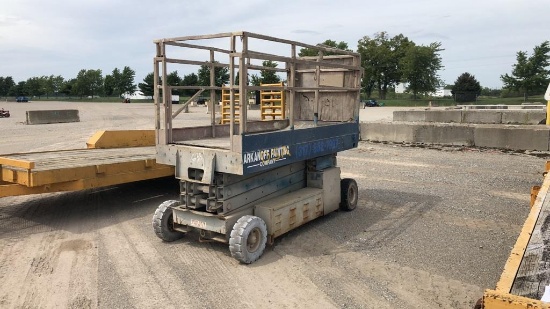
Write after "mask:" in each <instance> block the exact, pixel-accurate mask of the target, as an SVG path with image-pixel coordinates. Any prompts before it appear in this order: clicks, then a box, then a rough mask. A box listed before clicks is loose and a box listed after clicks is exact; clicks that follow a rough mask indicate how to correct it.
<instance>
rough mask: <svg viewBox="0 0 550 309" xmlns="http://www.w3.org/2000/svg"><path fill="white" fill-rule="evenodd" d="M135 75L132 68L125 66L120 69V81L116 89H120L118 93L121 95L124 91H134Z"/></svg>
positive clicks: (130, 92)
mask: <svg viewBox="0 0 550 309" xmlns="http://www.w3.org/2000/svg"><path fill="white" fill-rule="evenodd" d="M135 77H136V72H135V71H134V70H132V69H131V68H130V67H129V66H125V67H124V68H123V69H122V73H121V76H120V81H119V84H118V89H119V91H120V93H118V94H119V95H122V94H124V93H129V94H133V93H134V92H135V91H136V84H135V82H134V79H135Z"/></svg>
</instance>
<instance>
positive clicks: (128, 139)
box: [86, 130, 155, 148]
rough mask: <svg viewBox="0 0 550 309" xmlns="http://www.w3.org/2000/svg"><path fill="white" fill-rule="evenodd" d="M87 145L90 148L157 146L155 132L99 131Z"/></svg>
mask: <svg viewBox="0 0 550 309" xmlns="http://www.w3.org/2000/svg"><path fill="white" fill-rule="evenodd" d="M86 145H87V147H88V148H122V147H142V146H155V130H120V131H98V132H96V133H95V134H94V135H93V136H92V137H91V138H90V139H89V140H88V142H87V143H86Z"/></svg>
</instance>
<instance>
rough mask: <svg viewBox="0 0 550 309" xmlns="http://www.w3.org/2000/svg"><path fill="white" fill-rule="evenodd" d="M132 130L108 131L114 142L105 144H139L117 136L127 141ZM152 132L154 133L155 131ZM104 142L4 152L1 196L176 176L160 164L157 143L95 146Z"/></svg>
mask: <svg viewBox="0 0 550 309" xmlns="http://www.w3.org/2000/svg"><path fill="white" fill-rule="evenodd" d="M129 132H130V131H121V132H117V133H113V131H108V133H104V134H103V135H102V136H103V137H105V136H106V135H111V137H109V139H111V142H110V144H109V145H106V144H103V145H102V147H117V146H137V144H135V143H134V144H133V145H132V144H129V143H128V140H125V141H124V142H123V143H120V142H117V141H116V138H113V136H116V137H120V136H122V140H124V136H128V134H132V133H129ZM135 133H140V134H143V131H135V132H134V135H135ZM148 135H149V136H150V135H153V136H154V131H152V130H150V131H149V132H148ZM137 139H139V138H137ZM137 139H135V140H137ZM149 140H150V139H149ZM142 144H144V143H143V141H142V143H140V144H139V145H142ZM145 144H146V143H145ZM100 145H101V142H98V143H95V142H93V143H89V147H90V148H85V149H72V150H59V151H45V152H30V153H14V154H5V155H0V197H6V196H15V195H27V194H39V193H50V192H59V191H75V190H82V189H89V188H97V187H104V186H110V185H116V184H121V183H127V182H133V181H140V180H146V179H153V178H160V177H166V176H173V175H174V168H173V167H171V166H167V165H163V164H157V163H156V159H155V147H153V146H144V147H120V148H93V147H96V146H100Z"/></svg>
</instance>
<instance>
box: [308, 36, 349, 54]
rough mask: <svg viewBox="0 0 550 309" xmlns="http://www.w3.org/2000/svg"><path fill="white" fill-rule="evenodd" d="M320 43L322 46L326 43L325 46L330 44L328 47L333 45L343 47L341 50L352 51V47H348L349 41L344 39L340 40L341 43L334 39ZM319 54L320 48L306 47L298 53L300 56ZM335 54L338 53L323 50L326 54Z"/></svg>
mask: <svg viewBox="0 0 550 309" xmlns="http://www.w3.org/2000/svg"><path fill="white" fill-rule="evenodd" d="M318 45H321V46H322V45H325V46H328V47H333V48H338V49H341V50H346V51H351V49H349V47H348V43H346V42H344V41H340V43H336V41H333V40H326V41H324V42H323V43H321V44H318ZM318 54H319V50H317V49H314V48H305V47H304V48H301V49H300V52H299V53H298V56H300V57H306V56H317V55H318ZM335 54H336V53H335V52H323V55H324V56H328V55H335Z"/></svg>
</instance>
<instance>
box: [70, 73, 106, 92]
mask: <svg viewBox="0 0 550 309" xmlns="http://www.w3.org/2000/svg"><path fill="white" fill-rule="evenodd" d="M102 88H103V76H102V73H101V70H84V69H83V70H80V72H78V74H77V76H76V81H75V83H74V85H73V87H72V93H73V94H75V95H78V96H80V98H82V97H83V96H90V97H94V96H96V95H99V94H100V90H101V89H102Z"/></svg>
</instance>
